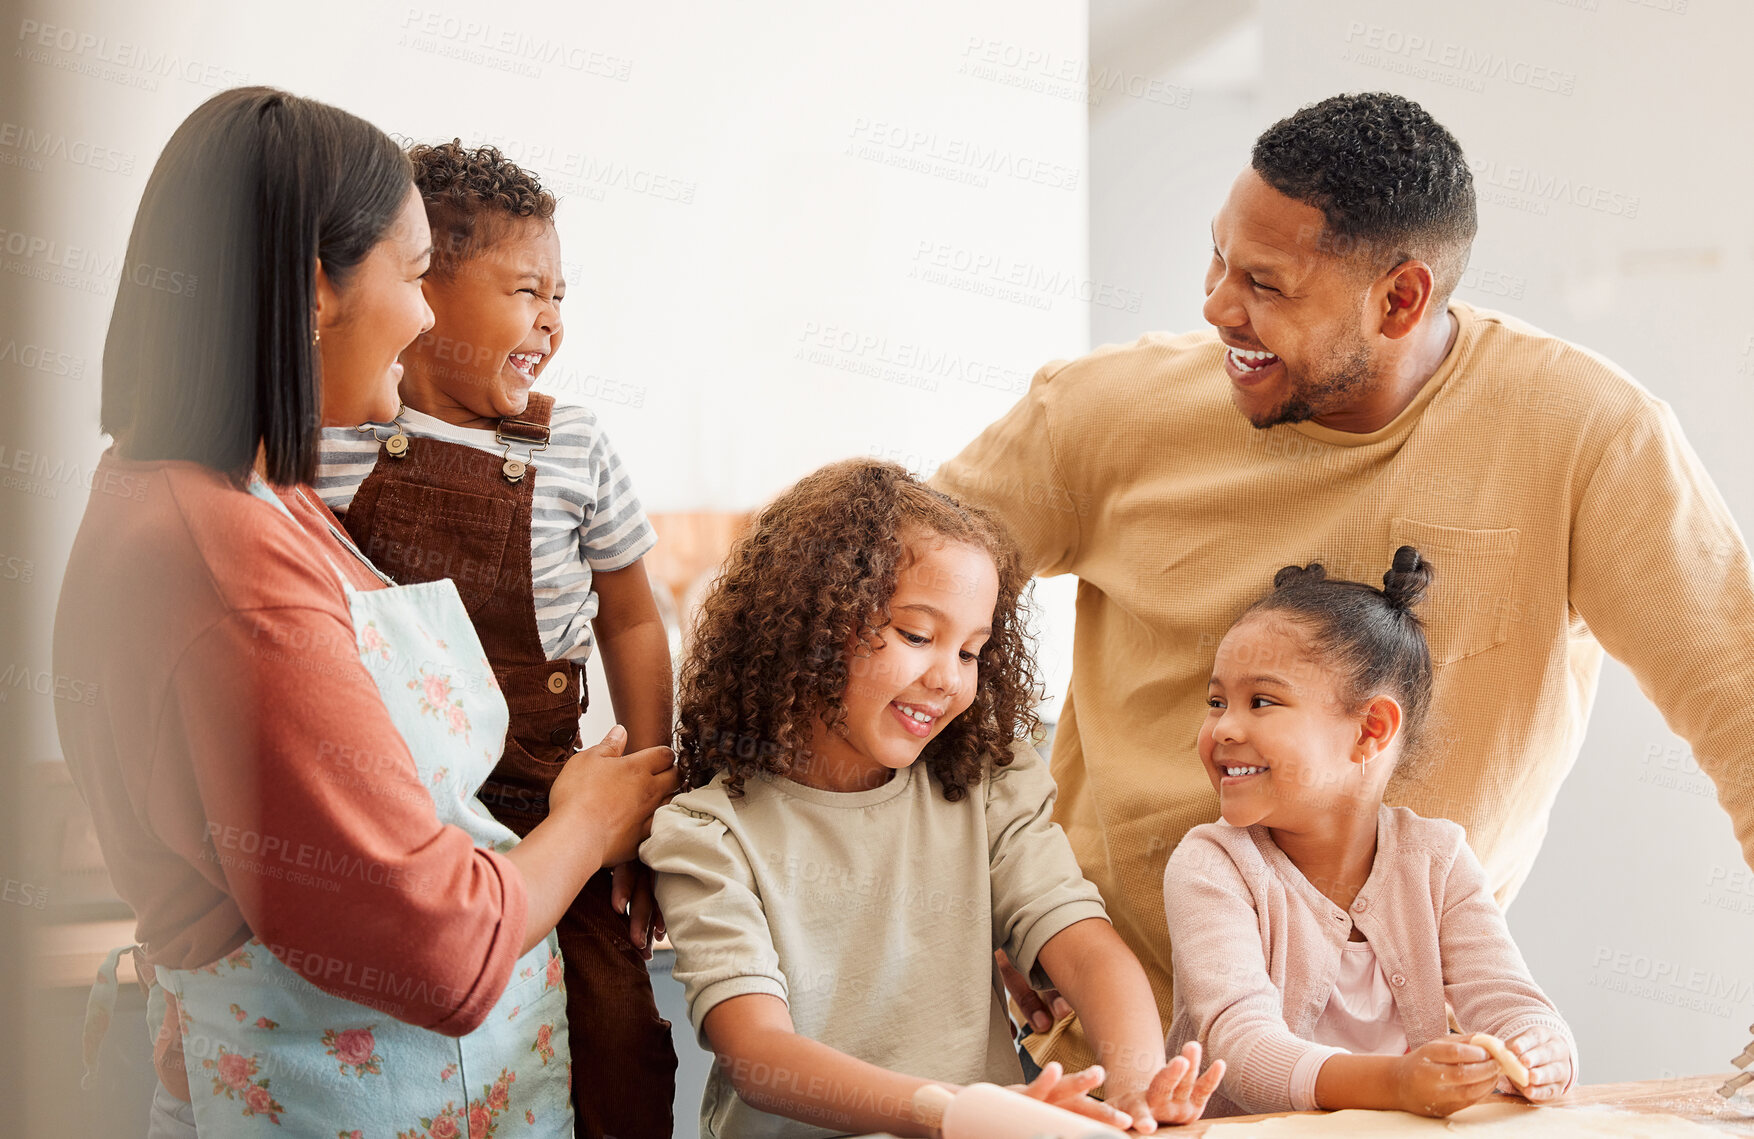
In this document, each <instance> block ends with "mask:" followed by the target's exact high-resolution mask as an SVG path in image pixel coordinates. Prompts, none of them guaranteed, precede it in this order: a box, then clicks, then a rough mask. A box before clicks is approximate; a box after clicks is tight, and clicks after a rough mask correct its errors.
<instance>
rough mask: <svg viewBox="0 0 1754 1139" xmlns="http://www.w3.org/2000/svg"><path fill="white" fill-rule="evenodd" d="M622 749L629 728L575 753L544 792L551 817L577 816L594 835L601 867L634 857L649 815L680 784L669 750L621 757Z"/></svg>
mask: <svg viewBox="0 0 1754 1139" xmlns="http://www.w3.org/2000/svg"><path fill="white" fill-rule="evenodd" d="M626 746H627V729H626V728H623V727H622V726H621V725H620V724H617V725H615V726H614V727H613V728H611V729H609V734H608V735H606V736H604V737H603V742H602V743H599V744H597V745H595V746H594V747H588V748H586V749H585V750H583V751H581V752H575V753H574V754H573V756H572V758H570V759H568V760H567V761H566V766H564V767H562V768H561V769H560V774H559V775H558V776H556V777H555V780H554V785H553V786H552V787H550V788H549V790H548V810H549V815H550V817H552V816H554V815H558V814H561V813H562V812H563V811H572V812H578V813H579V814H580V816H581V817H580V819H579V821H581V822H586V823H587V824H588V826H589V827H590V829H591V830H592V831H594V832H595V837H596V839H597V841H598V842H600V844H601V850H600V851H599V856H600V858H601V861H600V862H599V863H598V865H599V866H617V865H619V864H621V863H623V862H631V861H633V860H634V859H635V858H637V857H638V856H639V844H640V843H641V842H643V841H644V840H645V839H646V837H647V836H648V835H650V834H651V833H652V812H653V811H656V810H657V809H658V807H659V805H660V804H662V803H663V801H664V799H665V798H666V797H667V796H669V795H672V794H674V793H675V792H676V790H677V788H678V787H680V786H681V779H680V777H679V776H678V775H677V772H676V756H675V754H674V753H673V752H672V751H671V750H670V749H669V748H667V747H648V748H641V749H640V750H639V751H636V752H630V753H626V754H624V753H623V749H624V748H625V747H626Z"/></svg>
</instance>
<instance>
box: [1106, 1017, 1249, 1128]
mask: <svg viewBox="0 0 1754 1139" xmlns="http://www.w3.org/2000/svg"><path fill="white" fill-rule="evenodd" d="M1222 1079H1224V1061H1223V1060H1214V1061H1213V1062H1212V1066H1211V1067H1210V1068H1207V1069H1206V1073H1205V1075H1201V1074H1200V1042H1199V1041H1197V1040H1190V1041H1188V1042H1187V1044H1186V1045H1185V1046H1184V1047H1183V1048H1182V1050H1181V1055H1179V1056H1176V1057H1174V1058H1173V1059H1171V1060H1170V1062H1169V1063H1167V1064H1165V1065H1164V1066H1163V1067H1161V1068H1159V1069H1158V1070H1157V1073H1156V1074H1155V1075H1154V1076H1152V1077H1151V1082H1150V1084H1148V1085H1147V1086H1146V1087H1144V1088H1142V1089H1140V1090H1138V1091H1134V1092H1130V1093H1127V1094H1123V1095H1119V1096H1113V1097H1111V1098H1110V1100H1109V1103H1110V1104H1111V1105H1113V1106H1114V1107H1115V1108H1116V1109H1117V1110H1119V1111H1122V1112H1124V1113H1126V1114H1127V1115H1128V1116H1129V1117H1131V1119H1132V1125H1133V1130H1134V1131H1136V1132H1138V1133H1139V1134H1141V1135H1149V1134H1151V1133H1152V1132H1153V1131H1156V1130H1157V1125H1158V1124H1160V1123H1170V1124H1178V1123H1192V1122H1194V1120H1196V1119H1198V1118H1200V1116H1202V1115H1204V1114H1205V1113H1206V1101H1207V1100H1208V1099H1210V1098H1212V1093H1213V1092H1215V1091H1217V1090H1218V1083H1219V1081H1220V1080H1222Z"/></svg>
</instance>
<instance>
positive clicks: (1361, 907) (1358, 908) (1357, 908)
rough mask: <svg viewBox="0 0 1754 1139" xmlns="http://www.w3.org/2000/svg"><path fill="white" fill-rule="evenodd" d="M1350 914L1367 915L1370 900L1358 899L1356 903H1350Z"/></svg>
mask: <svg viewBox="0 0 1754 1139" xmlns="http://www.w3.org/2000/svg"><path fill="white" fill-rule="evenodd" d="M1352 912H1353V913H1355V914H1363V913H1369V912H1370V899H1369V898H1359V899H1358V900H1357V901H1355V902H1353V903H1352Z"/></svg>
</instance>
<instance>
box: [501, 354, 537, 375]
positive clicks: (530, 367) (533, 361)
mask: <svg viewBox="0 0 1754 1139" xmlns="http://www.w3.org/2000/svg"><path fill="white" fill-rule="evenodd" d="M506 360H507V362H509V363H510V364H511V366H512V370H513V371H514V372H516V373H518V375H520V376H522V377H524V379H526V380H530V381H532V382H534V381H535V379H536V369H537V368H538V367H540V366H541V364H542V353H540V352H513V353H512V354H511V355H510V356H507V357H506Z"/></svg>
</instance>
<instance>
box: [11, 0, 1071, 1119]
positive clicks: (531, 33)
mask: <svg viewBox="0 0 1754 1139" xmlns="http://www.w3.org/2000/svg"><path fill="white" fill-rule="evenodd" d="M0 26H3V27H6V28H8V29H9V35H10V36H11V37H12V38H13V40H14V43H13V44H12V45H11V47H10V49H9V51H8V56H7V60H6V66H5V69H4V71H5V75H4V76H3V77H0V80H3V83H4V88H5V90H7V91H8V92H10V94H9V97H8V100H7V103H6V106H5V108H4V110H3V112H0V230H4V231H5V232H4V233H0V291H3V292H5V293H6V294H7V295H8V296H9V297H10V298H11V299H10V300H9V301H8V303H6V304H5V305H3V306H0V396H3V397H4V400H3V406H4V408H5V409H6V413H5V415H4V416H3V417H0V447H4V448H5V450H4V452H0V472H5V473H10V472H11V471H13V470H14V465H15V463H16V464H17V465H18V467H17V469H18V470H20V471H21V472H33V471H34V472H35V474H34V475H31V474H29V473H24V474H21V475H20V477H18V478H15V479H14V478H8V479H6V480H5V482H4V485H0V515H3V521H4V524H5V525H4V530H3V531H0V536H3V537H4V542H3V543H0V605H3V606H4V610H5V615H6V616H7V618H8V619H7V620H6V621H5V624H6V626H7V629H6V640H7V645H6V652H5V656H4V659H3V660H0V666H16V668H14V669H13V671H12V672H9V673H8V675H9V676H10V675H14V674H17V675H24V674H25V673H27V672H28V674H29V675H30V676H32V677H36V676H42V675H45V674H47V673H48V671H49V670H50V669H51V668H52V664H51V660H50V641H49V635H50V623H51V620H52V615H53V611H54V606H55V599H56V596H57V592H58V590H59V585H60V578H61V570H62V567H63V565H64V563H65V560H66V556H67V550H68V548H69V546H70V544H71V542H72V538H73V534H74V531H75V529H76V527H77V526H78V523H79V518H80V515H81V513H82V511H83V508H84V503H85V497H86V491H85V490H84V489H83V487H82V485H81V482H82V479H83V477H85V476H87V475H89V472H90V470H91V468H92V465H93V464H94V463H95V461H96V459H97V457H98V454H99V453H100V451H101V449H102V446H103V441H102V440H101V439H100V436H99V434H98V429H97V409H98V394H99V363H100V360H101V356H102V345H103V336H104V332H105V328H106V326H107V323H108V318H109V311H110V306H111V303H112V301H113V297H114V277H115V273H116V271H117V267H118V266H119V264H120V260H121V256H122V253H123V250H124V248H125V246H126V242H127V237H128V232H129V229H130V226H131V223H132V219H133V214H134V210H135V207H136V205H137V203H138V201H139V196H140V193H141V190H142V188H143V186H144V184H145V180H146V176H147V174H148V172H149V171H150V169H151V167H152V164H153V162H154V160H155V159H156V157H157V154H158V152H159V150H160V148H161V147H162V145H163V143H164V140H165V139H166V138H168V137H169V135H170V133H171V131H172V130H173V129H174V128H175V127H176V125H177V124H178V123H179V122H180V121H181V120H182V119H183V118H184V117H185V116H186V115H187V114H188V113H189V111H190V110H192V109H193V108H194V107H195V106H196V105H197V104H199V103H200V102H201V101H202V100H204V99H205V98H207V97H209V96H210V95H212V94H213V93H214V92H216V91H217V90H220V89H222V88H224V87H227V86H232V85H236V84H240V83H267V84H273V85H277V86H281V87H285V88H287V89H289V90H292V91H294V92H296V93H299V94H302V95H308V96H312V97H315V98H319V99H323V100H326V101H329V102H332V103H335V104H337V105H340V106H342V107H345V108H347V109H349V110H351V111H353V112H355V113H357V114H360V115H362V116H364V117H366V118H368V119H370V120H371V121H372V122H374V123H376V124H377V125H378V126H380V127H382V128H383V129H385V130H386V131H389V132H391V133H392V134H395V135H398V136H404V137H407V138H412V139H424V140H439V139H445V138H450V137H452V136H453V135H458V136H462V137H463V138H464V140H465V141H466V142H471V143H473V142H480V141H489V142H494V143H496V144H497V145H499V146H500V147H501V148H502V149H504V150H505V151H506V152H507V153H508V154H509V156H510V157H512V158H513V159H514V160H516V161H519V162H521V163H524V164H526V165H529V166H531V167H533V168H534V169H536V170H537V171H538V172H539V173H541V174H542V175H543V176H544V178H545V179H546V180H547V181H548V182H549V184H550V185H551V186H552V187H553V188H554V189H555V190H556V191H557V192H558V193H559V194H560V196H561V199H562V205H561V209H560V213H559V217H558V224H559V229H560V235H561V241H562V246H563V254H564V258H565V260H566V262H567V268H568V277H569V292H568V299H567V302H566V306H565V313H566V317H567V323H568V332H569V335H568V337H567V341H566V345H565V348H564V349H563V351H562V352H561V353H560V354H559V356H557V357H556V359H555V361H554V364H553V365H552V367H551V369H550V371H549V373H548V375H547V376H545V377H544V382H543V387H544V388H546V389H548V390H550V391H553V392H555V394H557V395H558V396H560V397H561V398H563V399H571V400H575V401H579V402H586V403H590V404H592V405H593V406H595V407H596V408H597V410H598V411H599V413H600V415H601V417H602V418H603V420H604V421H605V422H606V424H607V425H608V428H609V430H610V432H611V434H612V436H613V438H614V439H615V441H616V444H617V446H618V447H619V448H620V450H621V452H622V454H623V455H624V457H625V458H626V460H627V462H628V465H629V467H630V469H631V471H632V473H633V475H634V477H635V479H636V481H637V485H638V487H639V489H640V491H641V493H642V495H643V497H644V499H645V502H646V504H647V506H648V508H649V509H651V510H654V511H687V510H718V509H749V508H753V507H755V506H758V505H760V504H761V503H762V502H763V501H764V500H765V499H767V498H768V497H770V496H771V495H772V494H774V493H775V492H777V491H778V490H780V489H781V488H782V487H784V486H785V485H786V484H788V483H789V482H791V481H792V480H794V479H795V478H797V477H798V476H800V475H802V474H804V473H806V472H808V471H809V470H811V469H813V468H814V467H816V466H818V465H820V464H821V463H823V462H826V461H828V460H831V459H836V458H841V457H845V456H849V455H857V454H876V455H882V456H886V457H890V458H894V459H897V460H899V461H901V462H903V463H906V464H908V465H910V466H912V467H915V468H917V469H920V470H921V471H929V470H930V469H931V468H933V467H935V466H936V465H937V464H938V463H939V462H941V461H943V460H944V459H946V458H948V457H949V456H950V455H952V454H954V453H955V452H956V451H957V450H958V449H959V448H960V447H961V446H962V445H963V444H964V443H965V442H966V441H967V440H968V439H970V438H972V437H973V435H974V434H975V433H976V432H978V431H979V430H980V429H981V428H982V427H984V426H985V425H986V424H987V423H988V422H990V421H991V420H993V419H995V418H997V417H998V416H999V415H1000V414H1001V413H1002V412H1003V411H1004V410H1005V409H1006V408H1008V407H1009V406H1010V405H1011V403H1012V402H1013V401H1014V400H1015V398H1016V397H1017V395H1018V394H1020V393H1021V391H1022V390H1023V389H1024V387H1025V386H1026V385H1027V382H1028V379H1029V376H1030V374H1031V372H1032V371H1033V369H1034V368H1035V367H1036V366H1037V365H1038V364H1039V363H1040V362H1041V361H1044V360H1046V359H1048V358H1050V357H1053V356H1064V355H1075V354H1078V353H1081V352H1083V351H1084V350H1086V348H1087V347H1088V346H1089V322H1090V307H1091V306H1090V305H1089V304H1088V303H1086V302H1085V301H1083V300H1081V299H1080V297H1082V296H1085V295H1088V290H1087V288H1086V286H1087V285H1088V282H1087V280H1086V264H1087V254H1086V231H1085V219H1086V213H1087V206H1086V198H1087V192H1086V187H1087V184H1088V174H1087V171H1086V169H1085V134H1086V119H1085V113H1084V102H1083V98H1082V94H1083V93H1082V88H1081V86H1079V84H1078V83H1076V82H1074V83H1071V84H1069V85H1068V84H1059V85H1057V86H1052V87H1049V86H1046V85H1044V84H1042V83H1040V82H1039V81H1038V76H1037V74H1036V73H1035V71H1034V70H1032V69H1035V68H1037V67H1039V65H1040V63H1041V61H1043V60H1050V61H1068V60H1069V61H1073V62H1074V63H1076V62H1077V61H1081V60H1082V59H1083V58H1084V55H1085V37H1086V20H1085V7H1084V4H1083V3H1082V2H1076V0H1075V2H1072V3H1066V2H1064V0H1023V2H1021V3H1020V2H1017V0H975V2H959V3H957V4H954V5H944V4H938V3H933V2H930V0H906V2H902V3H894V4H882V5H843V4H820V3H811V2H807V0H789V2H788V0H756V2H749V3H739V4H709V3H700V2H691V0H653V2H645V3H640V4H602V3H594V4H582V5H581V4H553V5H545V6H541V7H536V8H532V7H530V6H518V5H508V4H503V3H490V2H488V0H395V2H389V0H365V2H361V0H347V2H343V0H305V2H301V3H299V4H278V5H266V4H256V3H247V4H238V3H226V2H222V0H170V2H168V3H158V4H152V5H140V4H124V3H118V2H115V0H56V2H55V3H53V4H36V5H32V6H27V8H26V10H23V11H20V12H17V13H16V14H15V15H14V16H12V17H8V18H7V22H6V23H4V24H0ZM1038 88H1039V89H1038ZM44 276H47V277H52V278H53V279H50V280H45V279H41V278H42V277H44ZM45 352H46V353H47V354H46V355H44V353H45ZM21 353H22V354H23V356H24V357H27V358H28V360H29V361H32V363H21V362H20V360H21ZM52 700H53V697H52V696H39V695H36V694H35V693H33V692H31V691H29V690H28V689H18V690H15V689H7V690H5V691H0V725H3V726H4V731H5V740H6V744H7V757H8V759H9V760H12V761H14V762H18V761H42V760H51V759H54V758H56V757H57V756H58V755H59V748H58V744H57V741H56V739H55V733H54V720H53V704H52ZM7 774H8V775H13V774H16V771H14V770H13V769H12V768H10V767H9V768H8V770H7ZM23 857H25V856H24V855H23V854H5V855H4V856H3V857H0V876H4V877H8V878H14V877H17V876H18V871H17V864H16V863H15V858H23ZM31 857H32V858H35V859H37V860H38V861H40V860H41V859H42V858H43V857H52V856H50V855H44V854H42V852H39V853H38V854H37V855H33V856H31ZM10 896H11V895H10V894H9V895H8V897H10ZM15 908H16V907H6V908H5V910H6V912H5V913H0V927H4V928H10V920H9V919H11V918H12V917H14V916H16V915H13V914H12V913H11V912H10V911H11V910H12V909H15ZM8 960H9V962H10V960H12V958H11V957H10V956H9V959H8ZM124 1031H126V1030H124ZM60 1075H61V1076H63V1077H64V1076H66V1073H64V1072H63V1073H60ZM39 1091H40V1089H39ZM40 1098H41V1096H40V1095H39V1099H40ZM685 1123H686V1120H685Z"/></svg>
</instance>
